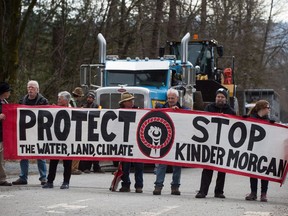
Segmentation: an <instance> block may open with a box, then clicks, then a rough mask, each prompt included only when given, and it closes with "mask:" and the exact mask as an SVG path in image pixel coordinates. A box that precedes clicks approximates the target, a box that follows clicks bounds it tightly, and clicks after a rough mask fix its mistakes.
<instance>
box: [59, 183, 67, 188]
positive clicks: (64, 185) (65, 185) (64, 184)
mask: <svg viewBox="0 0 288 216" xmlns="http://www.w3.org/2000/svg"><path fill="white" fill-rule="evenodd" d="M60 189H69V184H68V183H63V184H62V185H61V187H60Z"/></svg>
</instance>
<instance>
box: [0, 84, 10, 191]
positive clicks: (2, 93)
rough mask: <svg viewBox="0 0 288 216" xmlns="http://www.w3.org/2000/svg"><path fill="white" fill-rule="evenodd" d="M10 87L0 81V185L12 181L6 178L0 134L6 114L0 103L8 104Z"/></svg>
mask: <svg viewBox="0 0 288 216" xmlns="http://www.w3.org/2000/svg"><path fill="white" fill-rule="evenodd" d="M10 91H11V88H10V86H9V84H8V83H6V82H1V83H0V186H12V183H10V182H8V181H7V180H6V172H5V169H4V157H3V151H4V149H3V134H2V127H3V126H2V121H4V120H5V118H6V116H5V114H3V113H2V104H8V102H7V100H6V99H8V98H9V96H10Z"/></svg>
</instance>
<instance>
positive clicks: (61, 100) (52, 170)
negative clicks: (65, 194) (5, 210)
mask: <svg viewBox="0 0 288 216" xmlns="http://www.w3.org/2000/svg"><path fill="white" fill-rule="evenodd" d="M70 100H71V95H70V93H69V92H67V91H62V92H59V93H58V105H59V106H64V107H69V102H70ZM58 163H59V160H50V164H49V174H48V181H47V183H46V184H45V185H43V186H42V188H53V187H54V185H53V181H54V180H55V176H56V171H57V166H58ZM71 165H72V161H71V160H63V167H64V173H63V177H64V180H63V183H62V185H61V187H60V189H69V183H70V178H71Z"/></svg>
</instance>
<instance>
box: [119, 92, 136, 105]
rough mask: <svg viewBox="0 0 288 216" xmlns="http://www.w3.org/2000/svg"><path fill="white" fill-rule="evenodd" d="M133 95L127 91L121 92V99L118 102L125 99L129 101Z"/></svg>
mask: <svg viewBox="0 0 288 216" xmlns="http://www.w3.org/2000/svg"><path fill="white" fill-rule="evenodd" d="M134 98H135V97H134V96H133V95H132V94H130V93H129V92H124V93H122V94H121V100H120V101H119V104H121V103H123V102H125V101H129V100H133V99H134Z"/></svg>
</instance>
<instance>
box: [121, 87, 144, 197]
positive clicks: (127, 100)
mask: <svg viewBox="0 0 288 216" xmlns="http://www.w3.org/2000/svg"><path fill="white" fill-rule="evenodd" d="M119 106H120V108H128V109H133V108H138V107H136V106H135V105H134V96H133V95H132V94H130V93H129V92H124V93H122V94H121V100H120V101H119ZM131 165H132V163H131V162H122V169H123V175H122V178H121V180H122V187H121V188H120V190H119V191H120V192H130V184H131V181H130V177H129V174H130V168H131ZM133 166H134V175H135V185H134V187H135V192H136V193H142V192H143V190H142V189H143V170H144V164H143V163H133Z"/></svg>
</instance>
